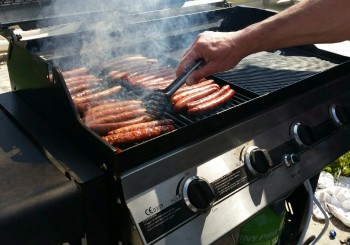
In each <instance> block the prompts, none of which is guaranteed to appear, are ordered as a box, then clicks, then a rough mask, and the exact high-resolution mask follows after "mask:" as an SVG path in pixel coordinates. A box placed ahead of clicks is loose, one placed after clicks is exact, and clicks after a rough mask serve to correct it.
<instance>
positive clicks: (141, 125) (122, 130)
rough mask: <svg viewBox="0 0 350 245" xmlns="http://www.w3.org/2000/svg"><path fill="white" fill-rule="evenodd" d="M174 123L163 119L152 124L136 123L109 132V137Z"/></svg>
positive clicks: (151, 122)
mask: <svg viewBox="0 0 350 245" xmlns="http://www.w3.org/2000/svg"><path fill="white" fill-rule="evenodd" d="M173 123H174V122H173V120H171V119H162V120H154V121H150V122H143V123H136V124H133V125H130V126H125V127H122V128H118V129H115V130H112V131H109V132H108V133H107V135H111V134H119V133H125V132H129V131H133V130H135V129H141V128H149V127H154V126H162V125H172V124H173Z"/></svg>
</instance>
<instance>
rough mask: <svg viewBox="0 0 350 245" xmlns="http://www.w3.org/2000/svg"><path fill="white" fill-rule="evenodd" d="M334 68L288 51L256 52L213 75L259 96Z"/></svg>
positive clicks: (322, 61) (316, 59) (323, 61)
mask: <svg viewBox="0 0 350 245" xmlns="http://www.w3.org/2000/svg"><path fill="white" fill-rule="evenodd" d="M299 53H300V52H299ZM335 65H336V64H334V63H332V62H330V61H326V60H322V59H320V58H316V57H308V56H298V55H296V54H293V53H292V52H285V51H275V52H260V53H257V54H253V55H250V56H248V57H246V58H245V59H243V60H242V61H241V62H240V63H239V64H238V65H237V66H236V67H235V68H234V69H232V70H230V71H227V72H224V73H219V74H217V75H216V76H217V77H219V78H221V79H223V80H225V81H228V82H229V83H232V84H236V85H239V86H241V87H243V88H245V89H247V90H249V91H252V92H254V93H256V94H258V95H263V94H266V93H269V92H273V91H275V90H278V89H281V88H283V87H286V86H288V85H290V84H293V83H296V82H298V81H301V80H303V79H305V78H307V77H310V76H312V75H314V74H317V73H319V72H322V71H324V70H327V69H329V68H331V67H333V66H335Z"/></svg>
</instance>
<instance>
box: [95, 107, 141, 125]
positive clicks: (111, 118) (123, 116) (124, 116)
mask: <svg viewBox="0 0 350 245" xmlns="http://www.w3.org/2000/svg"><path fill="white" fill-rule="evenodd" d="M142 115H146V109H145V108H141V109H137V110H133V111H125V112H122V113H119V114H115V115H108V116H104V117H99V118H96V119H95V120H94V122H96V123H113V122H120V121H125V120H130V119H132V118H135V117H138V116H142Z"/></svg>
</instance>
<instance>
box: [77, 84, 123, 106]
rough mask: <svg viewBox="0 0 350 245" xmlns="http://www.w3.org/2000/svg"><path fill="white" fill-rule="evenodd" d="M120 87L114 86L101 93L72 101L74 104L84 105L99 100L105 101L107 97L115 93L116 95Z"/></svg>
mask: <svg viewBox="0 0 350 245" xmlns="http://www.w3.org/2000/svg"><path fill="white" fill-rule="evenodd" d="M121 88H122V87H121V86H114V87H112V88H109V89H106V90H103V91H101V92H97V93H94V94H91V95H87V96H84V97H81V98H76V99H73V100H74V102H75V103H76V104H79V103H84V102H89V101H94V100H101V99H106V98H108V97H111V96H112V95H114V94H115V93H118V92H119V91H120V90H121Z"/></svg>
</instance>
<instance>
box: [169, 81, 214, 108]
mask: <svg viewBox="0 0 350 245" xmlns="http://www.w3.org/2000/svg"><path fill="white" fill-rule="evenodd" d="M212 87H216V88H220V87H219V85H217V84H215V83H214V84H209V85H205V86H201V87H197V88H194V89H190V90H186V91H183V92H181V93H178V94H177V95H174V96H172V97H171V102H172V103H173V104H176V103H177V102H178V101H179V100H181V99H183V98H185V97H187V96H189V95H191V94H194V93H197V92H199V91H203V90H207V89H209V88H212Z"/></svg>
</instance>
